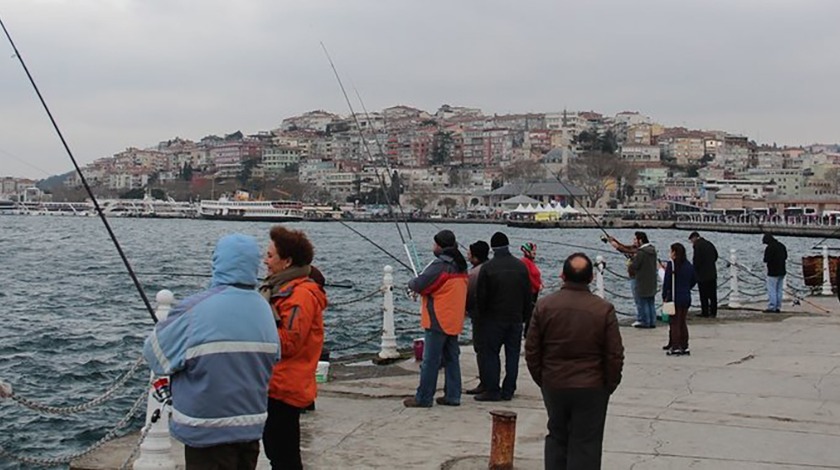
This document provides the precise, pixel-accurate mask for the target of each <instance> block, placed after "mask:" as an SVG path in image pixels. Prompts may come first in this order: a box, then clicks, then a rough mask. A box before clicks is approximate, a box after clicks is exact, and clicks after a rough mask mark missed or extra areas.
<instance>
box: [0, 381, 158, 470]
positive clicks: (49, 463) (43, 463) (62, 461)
mask: <svg viewBox="0 0 840 470" xmlns="http://www.w3.org/2000/svg"><path fill="white" fill-rule="evenodd" d="M146 396H147V391H146V389H145V388H144V389H143V393H142V394H141V395H140V396H139V397H137V399H136V400H135V401H134V404H132V405H131V408H130V409H129V411H128V413H126V415H125V416H123V417H122V419H120V420H119V421H118V422H117V424H115V425H114V427H112V428H111V429H110V430H109V431H108V432H107V433H105V435H104V436H103V437H102V438H101V439H99V440H98V441H96V442H95V443H93V444H92V445H90V446H89V447H87V448H86V449H83V450H81V451H79V452H75V453H72V454H67V455H63V456H61V457H49V458H43V457H30V456H27V455H18V454H14V453H12V452H10V451H8V450H6V449H5V448H4V447H2V446H0V457H5V458H7V459H10V460H14V461H15V462H20V463H25V464H29V465H36V466H40V467H57V466H59V465H67V464H69V463H70V462H72V461H73V460H76V459H80V458H82V457H85V456H87V455H89V454H91V453H92V452H94V451H96V450H97V449H99V448H101V447H102V446H104V445H105V444H107V443H108V442H110V441H112V440H113V439H114V438H115V437H117V434H119V432H120V431H121V430H122V429H123V428H124V427H126V425H128V423H129V422H130V421H131V419H132V418H133V417H134V415H136V414H137V411H138V410H140V408H141V407H143V406H144V405H145V404H146ZM138 446H139V444H138Z"/></svg>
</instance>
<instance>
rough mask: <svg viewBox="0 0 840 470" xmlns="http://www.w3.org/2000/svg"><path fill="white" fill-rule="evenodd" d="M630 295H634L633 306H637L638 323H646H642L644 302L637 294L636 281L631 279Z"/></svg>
mask: <svg viewBox="0 0 840 470" xmlns="http://www.w3.org/2000/svg"><path fill="white" fill-rule="evenodd" d="M630 294H632V295H633V304H634V305H636V321H637V322H639V323H644V321H642V302H641V298H639V294H637V293H636V280H635V279H633V278H630Z"/></svg>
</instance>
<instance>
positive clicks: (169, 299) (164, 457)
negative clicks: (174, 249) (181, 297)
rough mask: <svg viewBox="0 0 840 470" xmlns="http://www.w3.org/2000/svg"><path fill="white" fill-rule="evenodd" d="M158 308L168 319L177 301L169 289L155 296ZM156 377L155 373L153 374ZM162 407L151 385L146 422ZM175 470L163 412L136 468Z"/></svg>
mask: <svg viewBox="0 0 840 470" xmlns="http://www.w3.org/2000/svg"><path fill="white" fill-rule="evenodd" d="M155 300H156V301H157V309H156V310H155V315H156V316H157V318H158V321H163V320H166V317H167V316H168V315H169V310H170V309H171V308H172V304H173V303H174V302H175V296H174V295H173V294H172V292H170V291H168V290H162V291H160V292H158V293H157V296H155ZM152 377H153V378H154V374H152ZM159 407H160V403H158V401H157V400H156V399H155V397H154V387H149V401H148V404H147V405H146V424H149V422H150V421H151V419H152V413H154V412H155V410H157V409H158V408H159ZM152 469H155V470H170V469H171V470H175V461H174V460H173V459H172V444H171V443H170V441H169V413H161V416H160V418H159V419H158V420H157V422H155V423H154V424H152V428H151V429H150V430H149V433H148V434H147V435H146V439H144V440H143V443H142V444H140V456H139V457H138V458H137V460H135V461H134V470H152Z"/></svg>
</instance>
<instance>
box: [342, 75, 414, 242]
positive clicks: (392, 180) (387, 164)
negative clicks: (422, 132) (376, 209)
mask: <svg viewBox="0 0 840 470" xmlns="http://www.w3.org/2000/svg"><path fill="white" fill-rule="evenodd" d="M353 91H354V92H355V93H356V98H358V99H359V104H360V105H361V106H362V111H364V113H365V119H367V120H368V124H370V114H369V113H368V110H367V107H366V106H365V102H364V101H363V100H362V95H360V94H359V90H357V89H356V87H355V86H354V87H353ZM356 128H357V129H358V130H359V135H360V136H361V137H362V142H363V143H364V146H365V151H366V152H367V154H368V159H370V160H372V157H371V155H370V149H368V147H367V142H365V139H364V133H363V132H362V128H361V127H359V126H358V125H357V126H356ZM371 133H372V134H373V140H374V141H375V142H376V148H377V149H378V150H379V155H381V156H382V161H383V162H384V165H385V169H386V170H387V171H388V178H390V179H391V185H392V186H393V184H394V177H393V171H392V170H391V166H390V164H389V162H388V157H386V156H385V149H383V148H382V143H380V142H379V137H378V136H377V135H376V132H374V131H373V130H371ZM374 168H375V167H374ZM377 173H378V172H377ZM379 176H380V181H381V183H382V186H383V188H382V190H383V191H385V190H386V188H385V187H384V186H385V179H384V178H383V177H382V175H379ZM400 186H402V183H400ZM399 189H400V188H397V208H399V210H400V215H401V216H402V218H403V221H404V222H403V223H404V224H405V231H406V233H407V234H408V239H409V240H412V237H411V228H410V227H409V226H408V218H407V217H406V216H405V211H403V206H402V203H401V202H400V193H399ZM385 199H386V200H387V201H388V205H389V206H390V204H391V200H390V195H389V194H388V192H387V191H385Z"/></svg>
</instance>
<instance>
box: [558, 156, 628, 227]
mask: <svg viewBox="0 0 840 470" xmlns="http://www.w3.org/2000/svg"><path fill="white" fill-rule="evenodd" d="M542 164H543V167H545V169H546V171H548V173H549V174H550V175H551V176H553V177H554V179H556V180H557V182H558V183H560V184H561V185H562V186H563V189H565V190H566V192H567V193H568V194H569V197H570V198H571V199H572V202H574V201H575V200H577V201H578V202H579V203H581V204H580V208H581V209H583V212H584V213H585V214H586V215H587V216H588V217H589V218H590V219H592V221H593V222H595V226H596V227H597V228H598V230H600V231H602V232H604V236H606V237H607V239H610V238H612V236H611V235H610V234H609V233H607V231H606V230H604V227H603V225H601V223H600V222H598V219H596V218H595V216H593V215H592V213H591V212H589V211H588V210H587V209H586V205H585V204H583V203H582V201H581V200H580V199H579V198H576V197H575V195H574V194H572V191H571V190H570V189H569V186H567V185H566V183H564V182H563V180H562V179H560V176H559V174H558V173H555V172H553V171H551V168H549V167H548V164H546V163H545V159H543V160H542ZM606 241H607V240H604V242H606Z"/></svg>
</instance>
